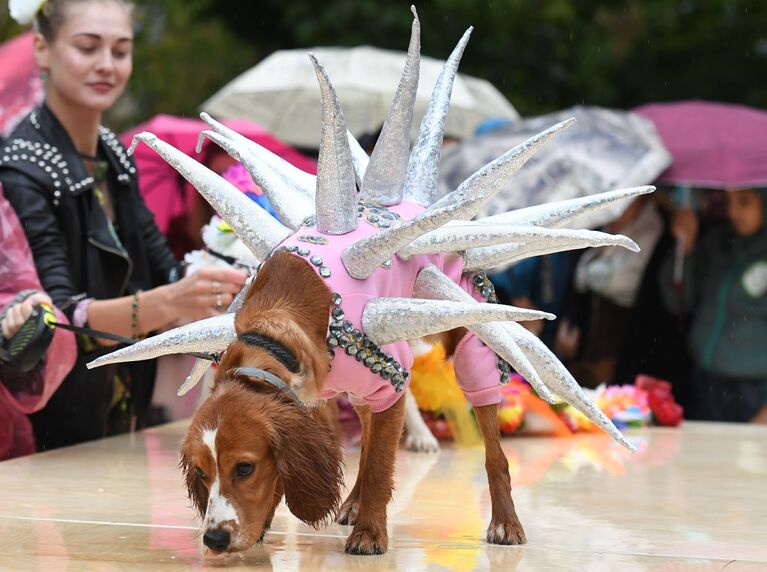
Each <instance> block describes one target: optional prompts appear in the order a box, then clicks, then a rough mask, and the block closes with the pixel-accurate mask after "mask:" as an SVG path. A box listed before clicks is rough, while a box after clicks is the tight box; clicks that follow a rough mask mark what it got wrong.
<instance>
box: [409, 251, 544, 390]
mask: <svg viewBox="0 0 767 572" xmlns="http://www.w3.org/2000/svg"><path fill="white" fill-rule="evenodd" d="M413 295H414V296H418V297H420V298H429V299H434V300H451V301H453V302H462V303H465V304H478V303H479V302H477V301H476V300H475V299H474V298H472V297H471V295H470V294H469V293H468V292H466V291H464V290H463V288H461V287H460V286H458V284H456V283H455V282H453V281H452V280H450V278H448V277H447V276H445V274H443V273H442V272H441V271H440V270H438V269H437V268H436V267H435V266H428V267H426V268H425V269H423V270H421V272H420V273H419V274H418V278H417V279H416V282H415V287H414V288H413ZM466 328H467V329H468V330H470V331H471V332H473V333H474V334H475V335H476V336H477V337H478V338H479V339H481V340H482V341H483V342H484V343H485V345H487V346H488V347H489V348H490V349H491V350H493V351H494V352H495V353H496V354H498V356H499V357H500V358H502V359H504V360H505V361H507V362H508V363H510V364H511V366H512V367H513V368H514V369H515V370H516V371H517V372H519V374H520V375H522V376H523V377H524V378H525V379H526V380H528V381H529V382H530V385H532V386H533V388H534V389H535V391H536V392H537V393H538V395H539V396H540V397H541V398H542V399H544V400H546V401H548V402H549V403H556V398H555V397H554V396H553V395H552V394H551V392H550V391H549V389H548V388H547V387H546V385H545V384H544V383H543V381H542V380H541V378H540V376H539V375H538V372H537V371H535V368H534V367H533V365H532V364H531V363H530V361H529V360H528V359H527V357H526V356H525V354H524V352H523V351H522V350H521V349H520V347H519V346H518V345H517V344H516V343H515V342H514V340H512V339H511V338H509V336H508V335H507V334H506V332H505V331H504V330H503V329H502V328H501V324H474V325H470V326H466Z"/></svg>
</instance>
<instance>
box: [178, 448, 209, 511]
mask: <svg viewBox="0 0 767 572" xmlns="http://www.w3.org/2000/svg"><path fill="white" fill-rule="evenodd" d="M178 465H179V467H180V468H181V471H182V472H183V473H184V482H185V483H186V489H187V491H188V492H189V498H190V499H191V501H192V503H193V504H194V508H196V509H197V512H198V513H199V515H200V518H202V517H204V516H205V510H206V509H207V506H208V489H207V488H206V487H205V485H204V484H203V482H202V479H200V477H199V476H198V475H197V468H196V467H195V466H194V465H192V463H191V462H190V461H189V458H188V457H187V456H186V455H185V454H184V453H183V451H182V452H181V461H180V462H179V464H178Z"/></svg>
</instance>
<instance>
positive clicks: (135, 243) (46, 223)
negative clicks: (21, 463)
mask: <svg viewBox="0 0 767 572" xmlns="http://www.w3.org/2000/svg"><path fill="white" fill-rule="evenodd" d="M10 12H11V15H12V16H13V17H14V18H16V20H17V21H18V22H19V23H21V24H28V23H31V22H34V28H35V31H36V35H35V57H36V59H37V63H38V65H39V67H40V69H41V71H42V74H43V77H44V80H45V101H44V103H43V105H42V106H40V107H39V108H36V109H35V110H33V111H32V112H31V113H30V114H29V116H28V117H27V118H26V119H25V120H24V121H22V122H21V123H20V124H19V126H18V127H17V128H16V129H15V130H14V132H13V133H12V134H11V136H10V137H9V139H8V141H7V142H6V143H5V145H4V146H3V147H2V148H0V183H2V184H3V186H4V189H5V192H6V195H7V198H8V200H9V202H10V203H11V204H12V205H13V207H14V209H15V210H16V212H17V214H18V216H19V219H20V220H21V222H22V225H23V227H24V229H25V232H26V235H27V239H28V240H29V244H30V246H31V249H32V254H33V257H34V261H35V266H36V267H37V271H38V274H39V276H40V279H41V282H42V286H43V289H44V290H45V291H46V292H47V293H48V295H49V296H50V297H51V299H52V301H53V302H54V304H55V305H56V306H57V307H58V308H61V309H62V310H63V311H64V313H65V315H66V316H67V318H68V319H69V321H71V322H72V323H73V324H74V325H75V326H86V325H87V326H88V327H90V328H92V329H93V330H98V331H101V332H109V333H112V334H117V335H120V336H123V337H128V336H130V337H131V338H134V339H135V338H138V337H141V336H143V335H145V334H147V333H149V332H151V331H153V330H157V329H161V328H165V327H168V326H170V325H171V324H173V323H175V322H177V321H178V320H180V319H185V320H194V319H198V318H201V317H207V316H212V315H216V314H218V313H221V312H223V311H224V310H226V308H227V306H228V304H229V303H230V302H231V300H232V296H233V295H234V294H236V293H237V292H238V291H239V290H240V289H241V288H242V286H243V285H244V283H245V278H246V277H245V274H244V273H242V272H238V271H236V270H231V269H220V268H210V269H203V270H200V271H199V272H197V273H195V274H192V275H189V276H186V277H183V276H182V273H181V267H180V265H179V264H178V262H177V261H176V259H175V258H174V257H173V255H172V253H171V252H170V250H169V249H168V247H167V245H166V244H165V241H164V239H163V238H162V236H161V234H160V232H159V230H158V228H157V225H156V224H155V222H154V218H153V217H152V215H151V213H150V211H149V210H148V209H147V207H146V205H145V204H144V202H143V200H142V199H141V196H140V194H139V191H138V184H137V180H136V169H135V166H134V164H133V162H132V160H131V158H129V156H128V154H127V152H126V150H125V148H124V147H123V146H122V145H121V144H120V142H119V140H118V139H117V137H116V136H115V135H114V134H113V133H112V132H111V131H109V130H108V129H106V128H103V127H101V126H100V121H101V117H102V114H103V113H104V112H105V111H106V110H107V109H109V108H110V107H111V106H112V104H113V103H114V102H115V101H116V100H117V98H118V97H119V96H120V95H121V94H122V92H123V91H124V89H125V86H126V84H127V81H128V78H129V77H130V75H131V70H132V45H133V28H132V22H131V5H130V3H128V2H126V1H123V0H107V1H101V0H47V1H40V0H11V2H10ZM109 343H110V342H108V341H105V340H103V339H100V338H97V337H95V336H94V337H90V336H86V335H79V336H78V346H79V347H78V359H77V363H76V364H75V366H74V369H73V370H72V372H71V373H70V374H69V375H68V376H67V378H66V379H65V380H64V382H63V383H62V384H61V387H60V388H59V389H58V390H57V391H56V393H55V394H54V395H53V396H52V398H51V400H50V401H49V402H48V405H47V406H46V407H45V408H44V409H43V410H42V411H40V412H39V413H36V414H35V415H33V416H32V422H33V425H34V429H35V435H36V438H37V441H38V445H39V446H40V448H42V449H50V448H54V447H60V446H65V445H71V444H75V443H78V442H82V441H87V440H91V439H97V438H100V437H103V436H104V435H108V434H114V433H119V432H123V431H127V430H130V429H133V428H136V427H142V426H144V425H145V424H146V423H147V418H148V417H147V413H148V409H149V402H150V398H151V394H152V390H153V385H154V364H152V363H150V364H149V366H148V367H147V366H146V365H143V364H142V365H138V366H129V367H124V368H123V367H120V368H118V369H113V370H111V371H104V372H98V371H93V372H92V371H88V370H87V369H86V367H85V364H86V363H87V362H89V361H91V360H92V359H93V358H94V357H96V356H97V355H99V353H101V352H103V351H104V350H103V347H104V346H105V345H108V344H109Z"/></svg>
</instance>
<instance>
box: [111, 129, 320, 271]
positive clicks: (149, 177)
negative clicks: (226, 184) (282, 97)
mask: <svg viewBox="0 0 767 572" xmlns="http://www.w3.org/2000/svg"><path fill="white" fill-rule="evenodd" d="M223 123H224V124H226V125H227V126H228V127H230V128H232V129H234V130H235V131H237V132H238V133H240V134H241V135H243V136H244V137H247V138H248V139H250V140H252V141H255V142H256V143H258V144H259V145H261V146H263V147H265V148H266V149H268V150H269V151H271V152H272V153H275V154H276V155H279V156H280V157H282V158H283V159H285V160H286V161H288V162H289V163H291V164H293V165H295V166H296V167H298V168H299V169H302V170H304V171H306V172H308V173H312V174H314V173H316V172H317V164H316V163H315V162H314V161H313V160H311V159H309V158H308V157H306V156H304V155H302V154H301V153H299V152H298V151H296V150H295V149H293V148H292V147H290V146H289V145H286V144H285V143H283V142H281V141H279V140H278V139H277V138H275V137H274V136H273V135H271V134H270V133H269V132H268V131H266V130H265V129H264V128H263V127H261V126H260V125H258V124H256V123H253V122H252V121H246V120H239V119H233V120H227V121H224V122H223ZM207 128H208V126H207V124H206V123H204V122H203V121H201V120H199V119H188V118H184V117H174V116H172V115H157V116H156V117H154V118H152V119H150V120H149V121H147V122H145V123H142V124H141V125H138V126H136V127H134V128H133V129H131V130H129V131H127V132H125V133H123V134H122V135H121V136H120V138H121V140H122V141H123V143H124V144H126V145H130V142H131V140H132V138H133V136H134V135H136V134H137V133H141V132H142V131H149V132H151V133H154V134H155V135H157V136H158V137H160V138H161V139H163V140H164V141H166V142H168V143H170V144H171V145H173V146H174V147H176V148H178V149H179V150H180V151H182V152H183V153H186V154H187V155H189V156H191V157H194V158H195V159H197V160H198V161H200V162H203V163H205V162H207V163H209V165H208V166H210V167H211V168H213V169H214V170H220V169H216V167H215V166H213V165H211V164H210V162H211V161H210V159H211V152H212V151H216V150H217V148H215V146H213V144H212V143H211V142H210V141H207V140H206V141H205V144H204V145H203V150H202V152H201V153H197V152H196V151H195V147H196V146H197V137H198V135H199V134H200V132H201V131H203V130H204V129H207ZM211 146H213V148H210V147H211ZM134 158H135V160H136V167H137V169H138V173H139V188H140V190H141V194H142V196H143V197H144V200H145V201H146V203H147V206H148V207H149V209H150V210H151V211H152V212H153V213H154V215H155V220H156V221H157V225H158V226H159V227H160V232H162V233H163V234H164V235H165V236H166V237H167V238H168V239H169V243H170V245H171V248H172V249H173V250H174V252H175V253H176V254H177V255H178V256H180V255H182V254H183V253H184V252H185V251H187V250H190V249H191V248H192V247H196V246H198V245H196V243H195V239H196V238H197V237H194V238H192V237H189V236H187V237H183V236H177V235H178V234H182V235H183V234H184V231H183V230H179V229H181V228H184V225H183V224H179V222H180V221H185V220H186V218H187V216H188V215H189V212H190V210H192V209H193V208H194V201H197V200H198V197H197V193H196V191H195V190H194V189H193V188H192V187H191V185H189V184H188V183H186V181H184V180H183V179H182V178H181V177H180V176H179V175H178V173H176V171H175V170H174V169H173V168H172V167H171V166H170V165H168V164H167V163H166V162H165V161H164V160H163V159H162V158H161V157H160V156H159V155H158V154H157V153H155V152H154V151H152V150H151V149H150V148H149V147H148V146H146V145H139V146H138V147H137V148H136V152H135V154H134ZM205 222H207V220H206V221H205ZM190 240H191V243H190Z"/></svg>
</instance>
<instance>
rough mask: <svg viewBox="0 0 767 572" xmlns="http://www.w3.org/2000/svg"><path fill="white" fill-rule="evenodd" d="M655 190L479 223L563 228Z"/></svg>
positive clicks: (588, 199) (554, 205) (647, 187)
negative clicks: (579, 219)
mask: <svg viewBox="0 0 767 572" xmlns="http://www.w3.org/2000/svg"><path fill="white" fill-rule="evenodd" d="M654 190H655V187H653V186H651V185H645V186H643V187H632V188H630V189H618V190H616V191H608V192H606V193H599V194H596V195H590V196H587V197H578V198H577V199H568V200H566V201H557V202H555V203H547V204H543V205H535V206H532V207H527V208H524V209H519V210H516V211H510V212H507V213H503V214H499V215H493V216H489V217H485V218H482V219H479V222H492V223H496V224H519V225H533V226H548V227H554V228H556V227H560V226H564V225H566V224H567V223H569V222H570V221H572V220H573V219H576V218H577V217H579V216H580V215H582V214H586V213H589V212H593V211H596V210H599V209H601V208H604V207H606V206H608V205H610V204H611V203H613V202H615V201H619V200H622V199H631V198H636V197H638V196H639V195H646V194H648V193H652V192H653V191H654Z"/></svg>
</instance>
